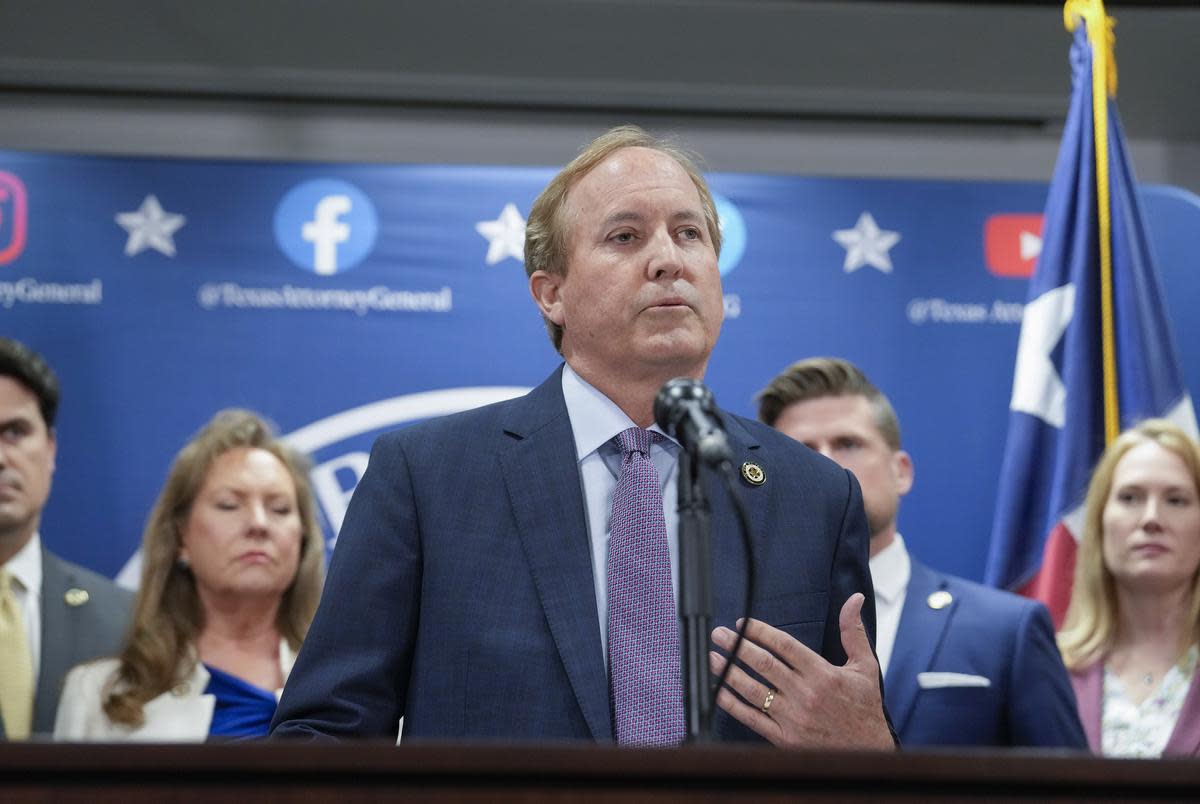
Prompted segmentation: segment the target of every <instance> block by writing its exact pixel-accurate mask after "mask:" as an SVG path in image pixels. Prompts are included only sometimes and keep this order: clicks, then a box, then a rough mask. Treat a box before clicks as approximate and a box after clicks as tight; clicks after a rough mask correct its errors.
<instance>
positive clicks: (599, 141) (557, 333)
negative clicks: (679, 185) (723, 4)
mask: <svg viewBox="0 0 1200 804" xmlns="http://www.w3.org/2000/svg"><path fill="white" fill-rule="evenodd" d="M625 148H649V149H650V150H652V151H658V152H660V153H664V154H666V155H667V156H669V157H671V158H672V159H674V160H675V161H676V162H677V163H679V166H680V167H681V168H683V170H684V172H685V173H687V174H688V178H690V179H691V180H692V184H694V185H695V186H696V192H697V193H699V194H700V206H701V207H702V209H703V211H704V224H705V228H707V229H708V236H709V239H710V240H711V241H712V245H713V250H714V251H715V252H716V253H717V255H718V256H720V254H721V223H720V218H719V216H718V215H717V204H716V202H715V201H714V200H713V197H712V193H711V192H710V191H709V189H708V183H707V182H706V181H705V180H704V176H703V175H701V173H700V169H699V168H698V167H697V160H696V159H695V157H693V155H692V154H690V153H689V152H688V151H687V150H686V149H684V148H683V147H682V146H680V145H679V144H677V143H676V142H674V141H672V140H669V139H665V138H662V137H656V136H654V135H653V134H650V133H648V132H646V131H645V130H643V129H641V128H639V127H638V126H617V127H616V128H613V129H609V130H608V131H606V132H604V133H603V134H601V135H600V136H599V137H597V138H596V139H594V140H592V141H591V142H590V143H589V144H588V145H587V147H585V148H584V149H583V150H582V151H581V152H580V153H579V155H578V156H576V157H575V158H574V159H572V160H571V161H570V163H568V164H567V166H566V167H564V168H563V169H562V170H560V171H559V172H558V175H557V176H555V177H554V178H553V179H551V180H550V183H549V184H547V185H546V189H544V190H542V192H541V194H540V195H538V197H537V199H536V200H535V201H534V202H533V207H532V208H531V209H530V210H529V220H528V221H526V224H525V274H526V275H527V276H532V275H533V273H534V272H535V271H545V272H546V273H548V274H556V275H559V276H566V275H567V235H568V228H569V227H568V223H569V222H568V220H567V215H566V206H567V195H568V194H570V192H571V188H572V187H574V186H575V184H576V183H577V182H578V181H579V180H580V179H582V178H583V177H584V176H586V175H587V174H588V173H590V172H591V171H592V169H593V168H595V167H596V166H597V165H599V164H600V163H601V162H603V161H604V160H605V159H607V158H608V157H610V156H612V155H613V154H614V153H616V152H617V151H620V150H623V149H625ZM543 318H545V317H544V316H543ZM545 321H546V329H547V331H548V332H549V334H550V342H551V343H553V344H554V348H555V350H557V351H559V352H561V351H562V334H563V333H562V327H560V326H559V325H558V324H555V323H554V322H553V321H551V320H550V319H549V318H545Z"/></svg>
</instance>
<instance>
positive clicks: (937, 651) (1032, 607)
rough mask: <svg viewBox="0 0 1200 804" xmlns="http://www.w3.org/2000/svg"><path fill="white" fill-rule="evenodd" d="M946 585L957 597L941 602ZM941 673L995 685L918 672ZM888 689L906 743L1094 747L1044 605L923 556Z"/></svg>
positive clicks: (899, 632) (910, 586) (910, 592)
mask: <svg viewBox="0 0 1200 804" xmlns="http://www.w3.org/2000/svg"><path fill="white" fill-rule="evenodd" d="M939 591H940V592H947V593H949V594H950V596H951V598H952V599H951V602H950V603H949V605H946V606H945V607H943V608H938V609H935V608H932V607H931V606H930V605H929V596H930V595H931V594H933V593H934V592H939ZM943 598H944V596H943ZM934 672H938V673H958V674H962V675H963V676H975V677H978V678H980V679H987V681H988V684H989V686H986V687H985V686H969V685H967V684H968V683H969V682H967V680H966V679H958V683H956V681H955V680H954V679H950V680H949V685H948V686H926V688H924V689H923V688H922V687H921V685H920V684H919V681H918V674H920V673H934ZM926 683H927V685H930V684H931V683H936V681H932V680H927V682H926ZM885 686H886V689H887V703H888V711H889V712H890V714H891V716H892V723H893V725H894V726H895V729H896V733H897V734H898V735H899V737H900V743H901V745H904V746H906V747H910V746H920V745H986V746H1032V747H1063V748H1081V749H1086V748H1087V740H1086V738H1085V737H1084V734H1083V727H1082V726H1081V725H1080V723H1079V716H1078V714H1077V710H1076V707H1075V694H1074V692H1073V691H1072V689H1071V682H1070V680H1069V679H1068V677H1067V671H1066V668H1065V667H1064V666H1063V663H1062V658H1061V657H1060V656H1059V653H1058V647H1057V646H1056V645H1055V642H1054V628H1053V627H1052V626H1051V624H1050V616H1049V614H1047V612H1046V608H1045V607H1044V606H1043V605H1042V604H1040V603H1037V602H1034V601H1032V600H1028V599H1026V598H1022V597H1018V596H1017V595H1013V594H1009V593H1007V592H1002V591H1000V590H997V589H992V588H989V587H986V586H981V585H979V584H976V583H971V582H970V581H965V580H963V579H961V578H955V577H953V576H951V575H943V574H941V573H938V572H935V571H934V570H931V569H929V568H928V567H926V566H923V565H922V564H920V563H918V562H917V561H913V562H912V576H911V577H910V579H909V582H908V592H907V594H906V597H905V599H904V609H903V610H902V612H901V614H900V627H899V629H898V630H897V632H896V642H895V647H894V648H893V651H892V659H891V662H890V663H889V664H888V671H887V676H886V678H885Z"/></svg>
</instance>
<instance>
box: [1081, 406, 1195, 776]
mask: <svg viewBox="0 0 1200 804" xmlns="http://www.w3.org/2000/svg"><path fill="white" fill-rule="evenodd" d="M1083 514H1084V522H1083V528H1082V531H1083V532H1082V536H1081V538H1080V542H1079V555H1078V559H1077V561H1076V566H1075V584H1074V588H1073V589H1072V593H1071V605H1070V608H1069V609H1068V610H1067V618H1066V622H1065V623H1064V625H1063V630H1062V631H1061V632H1060V633H1059V636H1058V643H1059V648H1060V650H1061V651H1062V654H1063V660H1064V661H1065V662H1066V665H1067V669H1068V670H1070V671H1071V683H1072V685H1073V686H1074V687H1075V696H1076V698H1077V701H1078V705H1079V716H1080V720H1082V721H1083V727H1084V731H1085V732H1086V733H1087V737H1088V743H1089V745H1090V746H1091V748H1092V750H1093V751H1094V752H1096V753H1102V754H1104V755H1105V756H1122V757H1158V756H1180V755H1184V756H1190V755H1195V754H1197V753H1198V752H1200V685H1197V684H1196V683H1195V681H1196V659H1197V652H1198V649H1197V644H1198V642H1200V639H1198V636H1200V583H1198V575H1197V571H1198V570H1200V445H1198V444H1197V443H1196V441H1195V440H1194V439H1192V438H1191V437H1189V436H1188V435H1187V434H1186V433H1185V432H1184V431H1182V430H1180V429H1179V428H1178V427H1176V426H1175V425H1173V424H1171V423H1170V422H1167V421H1165V420H1162V419H1151V420H1147V421H1145V422H1142V423H1141V424H1139V425H1137V426H1136V427H1134V428H1132V429H1131V430H1128V431H1126V432H1125V433H1123V434H1122V435H1121V436H1120V437H1119V438H1117V439H1116V440H1115V441H1113V442H1112V444H1110V445H1109V447H1108V449H1107V450H1105V452H1104V455H1103V456H1102V457H1101V458H1100V462H1099V464H1098V465H1097V467H1096V471H1095V473H1094V474H1093V476H1092V481H1091V485H1090V486H1089V488H1088V493H1087V499H1086V501H1085V503H1084V512H1083Z"/></svg>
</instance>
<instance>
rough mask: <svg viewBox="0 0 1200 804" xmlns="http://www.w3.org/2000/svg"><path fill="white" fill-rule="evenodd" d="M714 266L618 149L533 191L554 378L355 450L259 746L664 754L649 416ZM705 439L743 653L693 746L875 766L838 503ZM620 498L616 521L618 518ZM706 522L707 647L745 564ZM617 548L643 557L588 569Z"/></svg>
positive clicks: (867, 615) (711, 322)
mask: <svg viewBox="0 0 1200 804" xmlns="http://www.w3.org/2000/svg"><path fill="white" fill-rule="evenodd" d="M719 248H720V228H719V225H718V219H717V214H716V208H715V205H714V203H713V200H712V196H711V195H710V194H709V191H708V188H707V186H706V184H705V183H704V179H703V178H702V177H701V176H700V174H699V172H698V171H697V170H696V168H695V166H694V165H693V164H692V162H691V161H690V160H689V159H688V158H687V157H686V156H685V155H684V154H683V153H682V152H681V151H679V150H678V149H677V148H675V147H674V146H672V145H670V144H668V143H665V142H663V141H660V140H658V139H656V138H653V137H651V136H649V135H647V134H646V133H645V132H643V131H641V130H640V129H637V128H633V127H622V128H618V129H614V130H613V131H610V132H608V133H607V134H605V135H603V136H601V137H600V138H599V139H597V140H596V141H595V142H593V143H592V144H591V145H590V146H588V148H587V149H585V150H584V151H583V152H582V153H581V154H580V156H579V157H577V158H576V159H575V160H574V161H572V162H571V164H569V165H568V166H567V167H566V168H564V170H563V171H562V172H561V173H560V174H559V175H558V176H557V177H556V178H555V179H554V180H553V181H552V182H551V183H550V185H549V186H548V187H547V188H546V190H545V191H543V193H542V194H541V196H539V198H538V200H537V201H536V202H535V203H534V205H533V208H532V210H531V211H530V216H529V223H528V226H527V230H526V244H525V257H526V270H527V273H528V274H529V286H530V291H531V293H532V295H533V298H534V301H535V302H536V303H537V305H538V308H539V310H540V312H541V313H542V315H543V317H544V318H545V320H546V323H547V327H548V329H549V331H550V334H551V339H552V342H553V343H554V345H555V347H556V348H557V349H558V351H559V352H560V353H561V354H562V356H563V358H564V360H565V365H564V366H562V367H560V369H559V370H557V371H555V372H554V373H553V374H552V375H551V376H550V378H549V379H548V380H546V381H545V382H544V383H543V384H542V385H541V386H540V387H538V388H536V389H535V390H533V391H532V392H531V393H530V394H528V395H527V396H525V397H522V398H520V399H516V400H512V401H509V402H504V403H500V404H497V405H491V406H488V407H484V408H480V409H477V410H473V411H469V412H466V413H462V414H458V415H455V416H450V417H446V418H442V419H437V420H433V421H429V422H425V423H423V424H420V425H417V426H414V427H410V428H407V429H404V430H401V431H398V432H394V433H391V434H388V435H385V436H383V437H382V438H380V439H379V440H378V441H377V443H376V444H375V447H374V449H373V451H372V455H371V460H370V464H369V466H368V468H367V471H366V473H365V475H364V476H363V478H362V480H361V482H360V483H359V486H358V488H357V489H356V491H355V493H354V497H353V499H352V501H351V503H350V506H349V509H348V511H347V513H346V517H345V520H344V523H343V526H342V529H341V533H340V534H339V537H338V544H337V548H336V550H335V552H334V556H333V559H332V562H331V564H330V568H329V575H328V580H327V582H326V586H325V592H324V595H323V598H322V601H321V606H320V609H319V611H318V612H317V616H316V619H315V621H314V622H313V625H312V628H311V629H310V631H309V633H308V637H307V639H306V640H305V643H304V647H303V649H302V650H301V652H300V656H299V659H298V661H297V663H296V665H295V668H294V669H293V671H292V673H291V676H290V677H289V680H288V683H287V687H286V689H285V690H284V693H283V697H282V700H281V701H280V705H279V709H278V711H277V713H276V717H275V723H274V734H276V735H291V736H307V737H327V738H344V737H383V736H387V737H394V736H395V735H396V729H397V721H399V720H400V719H401V718H403V721H404V727H403V737H404V739H405V740H409V739H413V738H438V739H447V738H464V739H476V740H478V739H508V740H541V741H546V740H594V741H616V742H618V743H624V744H659V745H670V744H674V743H676V742H678V741H679V739H681V737H682V733H681V730H680V726H681V724H682V720H683V707H682V702H681V699H680V694H681V693H680V691H679V687H680V659H679V647H678V644H677V643H678V622H677V620H676V619H675V602H674V600H675V598H674V596H673V594H674V593H673V591H672V590H673V589H674V588H677V585H678V580H677V573H676V570H675V565H676V564H677V560H676V548H675V545H674V538H673V537H672V538H670V539H668V537H667V536H666V534H674V525H675V523H676V521H677V520H676V513H675V491H676V484H677V464H678V451H679V446H678V445H677V444H676V443H675V442H674V441H672V440H671V439H670V438H667V437H666V436H664V435H663V434H662V433H661V431H659V430H658V429H657V427H656V426H655V425H654V424H653V422H654V416H653V400H654V398H655V395H656V393H657V392H658V390H659V388H660V387H661V386H662V385H663V383H664V382H665V381H667V380H669V379H671V378H673V377H677V376H688V377H693V378H696V379H699V378H701V377H703V375H704V372H705V369H706V367H707V364H708V359H709V355H710V354H711V352H712V348H713V345H714V343H715V341H716V338H717V334H718V332H719V331H720V326H721V321H722V317H723V299H722V293H721V283H720V274H719V272H718V270H717V253H718V251H719ZM726 422H727V428H728V431H729V439H730V441H731V444H732V449H733V453H734V458H733V460H734V466H738V465H742V466H743V471H742V477H743V480H742V488H741V493H742V496H743V498H744V500H745V503H746V506H747V508H748V509H749V516H750V520H751V522H752V524H753V535H754V539H755V549H756V555H755V560H756V566H757V567H758V583H757V598H756V600H755V604H754V609H753V611H754V615H755V617H756V619H755V620H754V621H753V622H752V624H751V627H750V628H749V629H748V642H747V644H746V645H745V646H744V653H743V654H742V655H743V656H744V657H745V658H746V660H747V663H748V664H750V665H751V666H753V667H754V668H755V672H756V675H752V674H749V673H747V672H745V671H743V670H741V669H737V670H735V671H734V672H733V673H732V674H731V676H730V680H729V687H730V689H731V690H732V692H730V691H726V692H725V693H724V694H723V696H722V698H721V706H722V707H723V708H724V709H725V710H726V712H728V714H727V715H726V714H722V715H719V716H718V718H717V722H716V730H717V733H718V735H719V736H720V737H722V738H723V739H762V738H766V739H769V740H772V741H773V742H776V743H779V744H795V745H803V744H823V745H830V746H832V745H841V746H855V747H863V748H870V747H876V748H891V747H893V736H892V735H891V733H890V730H889V727H888V724H887V721H886V715H885V713H884V710H883V706H882V701H881V691H880V686H881V684H880V676H879V669H878V664H877V662H876V661H875V658H874V654H873V652H872V650H871V646H870V643H869V641H868V631H869V629H871V628H873V625H874V623H873V595H872V594H871V587H870V576H869V571H868V569H867V565H866V559H867V541H868V538H867V529H866V523H865V519H864V516H863V511H862V502H861V495H860V492H859V489H858V485H857V484H856V483H855V482H854V479H853V477H852V476H851V475H850V474H849V473H847V472H845V471H844V470H840V469H838V468H837V467H836V466H834V465H833V464H831V463H829V462H827V461H824V460H823V459H821V458H819V457H817V456H814V455H812V454H811V453H809V452H808V451H807V450H804V449H803V448H801V447H799V445H797V444H795V443H794V442H792V441H791V440H790V439H787V438H785V437H783V436H781V435H779V434H778V433H776V432H774V431H773V430H771V429H770V428H767V427H763V426H762V425H760V424H758V423H756V422H752V421H748V420H745V419H740V418H738V417H734V416H728V415H727V416H726ZM647 429H648V430H650V431H651V432H650V433H647V432H646V430H647ZM627 439H632V440H633V441H637V440H638V439H642V441H640V442H639V444H635V445H633V446H630V442H629V441H628V440H627ZM631 478H632V479H631ZM627 481H628V482H627ZM635 492H636V493H635ZM630 495H633V496H637V497H638V499H639V500H641V507H639V508H637V511H638V512H639V513H638V516H636V517H631V516H628V515H627V513H621V512H622V511H626V512H627V510H628V509H625V508H621V506H623V505H625V504H626V503H628V501H629V500H630V499H631V497H630ZM619 503H620V504H619ZM712 506H713V510H712V531H713V553H714V555H713V565H714V567H716V568H717V570H718V571H717V573H716V578H715V579H714V605H715V618H714V619H715V622H716V623H718V624H720V626H721V627H719V628H717V629H716V630H715V631H714V634H713V639H714V642H715V643H716V646H717V647H719V648H722V649H728V648H729V647H730V645H731V636H732V635H731V632H730V630H729V627H732V626H733V625H734V622H735V620H736V619H737V618H738V617H740V616H741V615H742V614H743V611H742V605H743V597H744V592H745V566H746V563H745V558H744V556H743V554H742V548H741V546H740V540H739V538H738V525H737V518H736V516H735V512H734V509H733V508H732V506H731V504H730V503H729V502H728V500H726V499H725V498H724V496H723V495H719V494H714V495H713V500H712ZM631 523H632V524H631ZM639 528H640V530H638V529H639ZM618 531H619V534H618ZM630 534H632V535H633V537H634V538H633V539H632V547H633V549H635V550H636V549H640V548H641V547H646V548H647V553H646V554H647V555H650V556H651V558H646V559H643V558H637V559H636V560H634V561H632V562H628V563H624V562H623V561H617V560H615V558H614V556H613V555H610V550H609V547H610V539H611V540H612V544H613V545H614V548H613V552H614V553H617V552H621V551H624V550H625V549H626V539H627V537H628V536H629V535H630ZM618 535H619V536H620V538H618ZM618 541H620V543H621V544H622V548H621V551H618V550H617V548H616V546H615V545H617V543H618ZM650 547H653V550H651V549H650ZM660 548H661V549H660ZM655 550H657V551H658V552H654V551H655ZM623 554H624V553H623V552H622V555H623ZM668 559H669V560H668ZM864 595H865V596H864ZM664 604H665V609H664ZM614 612H620V613H621V617H614ZM647 612H650V613H651V614H652V615H653V616H647ZM629 622H646V623H651V625H646V626H640V625H639V626H637V627H633V628H631V627H629V626H628V623H629ZM631 644H632V645H633V648H634V652H633V654H630V653H628V652H627V651H628V650H629V646H630V645H631ZM638 651H641V653H640V654H639V653H638ZM629 655H643V656H653V657H654V658H653V660H646V661H636V662H630V661H627V660H626V659H625V658H621V657H626V656H629ZM714 661H716V660H715V659H714ZM802 673H803V675H802ZM618 679H619V680H618ZM734 693H736V694H734ZM650 721H654V722H653V723H651V722H650ZM630 722H636V723H640V724H641V725H640V726H638V727H636V728H631V727H629V725H628V724H629V723H630ZM647 724H648V725H647ZM642 726H645V729H644V730H638V729H640V728H641V727H642ZM755 732H757V735H756V734H755ZM647 735H651V736H647Z"/></svg>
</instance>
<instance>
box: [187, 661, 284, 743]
mask: <svg viewBox="0 0 1200 804" xmlns="http://www.w3.org/2000/svg"><path fill="white" fill-rule="evenodd" d="M204 667H205V668H206V669H207V670H208V672H209V675H210V678H209V681H208V686H207V687H205V688H204V692H205V693H206V694H208V695H212V696H215V697H216V699H217V700H216V704H215V705H214V706H213V716H212V725H210V726H209V727H208V737H209V739H213V738H217V739H237V738H246V737H266V736H267V732H268V731H270V728H271V718H272V717H274V716H275V704H276V700H275V693H273V692H268V691H267V690H264V689H262V688H261V687H256V686H254V685H253V684H251V683H250V682H248V681H244V680H243V679H240V678H238V677H237V676H235V675H231V674H229V673H226V672H225V671H223V670H218V669H217V668H215V667H213V666H212V665H210V664H205V665H204Z"/></svg>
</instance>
